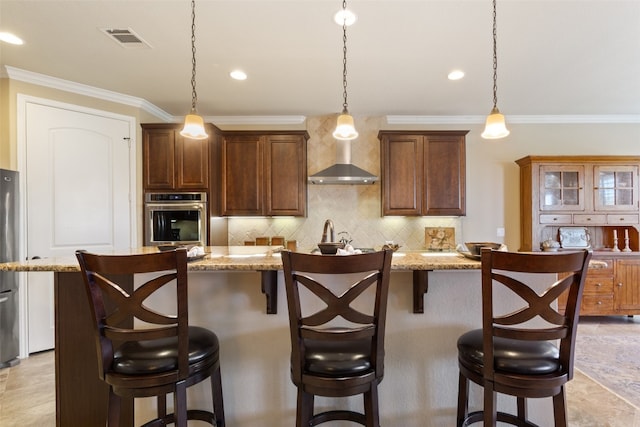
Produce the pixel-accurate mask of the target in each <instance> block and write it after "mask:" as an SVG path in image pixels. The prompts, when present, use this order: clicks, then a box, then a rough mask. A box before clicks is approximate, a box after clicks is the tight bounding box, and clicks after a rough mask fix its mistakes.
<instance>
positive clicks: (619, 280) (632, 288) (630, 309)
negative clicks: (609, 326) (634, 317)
mask: <svg viewBox="0 0 640 427" xmlns="http://www.w3.org/2000/svg"><path fill="white" fill-rule="evenodd" d="M614 293H615V307H616V310H617V312H618V313H619V314H636V313H638V311H639V310H640V259H628V260H627V259H624V260H623V259H619V260H617V261H616V275H615V285H614Z"/></svg>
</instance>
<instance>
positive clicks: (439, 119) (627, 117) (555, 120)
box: [386, 114, 640, 125]
mask: <svg viewBox="0 0 640 427" xmlns="http://www.w3.org/2000/svg"><path fill="white" fill-rule="evenodd" d="M505 118H506V120H507V123H511V124H607V123H608V124H623V123H632V124H635V123H640V115H638V114H618V115H557V116H552V115H547V116H505ZM386 119H387V123H388V124H391V125H436V124H446V125H451V124H482V123H484V122H485V120H486V116H411V115H406V116H394V115H388V116H386Z"/></svg>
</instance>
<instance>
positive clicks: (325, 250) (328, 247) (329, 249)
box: [318, 242, 344, 255]
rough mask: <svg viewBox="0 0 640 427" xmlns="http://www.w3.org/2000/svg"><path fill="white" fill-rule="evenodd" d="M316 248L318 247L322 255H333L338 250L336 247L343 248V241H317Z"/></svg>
mask: <svg viewBox="0 0 640 427" xmlns="http://www.w3.org/2000/svg"><path fill="white" fill-rule="evenodd" d="M318 248H320V253H322V254H323V255H335V254H336V253H337V252H338V249H344V243H342V242H323V243H318Z"/></svg>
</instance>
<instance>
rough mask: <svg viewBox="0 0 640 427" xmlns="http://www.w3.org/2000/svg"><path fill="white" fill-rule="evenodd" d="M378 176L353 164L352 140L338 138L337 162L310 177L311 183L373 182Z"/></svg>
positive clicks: (352, 183) (360, 183) (357, 183)
mask: <svg viewBox="0 0 640 427" xmlns="http://www.w3.org/2000/svg"><path fill="white" fill-rule="evenodd" d="M377 180H378V177H377V176H375V175H373V174H371V173H369V172H367V171H366V170H364V169H360V168H359V167H357V166H356V165H353V164H351V141H341V140H336V164H334V165H333V166H329V167H328V168H326V169H323V170H321V171H320V172H318V173H315V174H313V175H311V176H310V177H309V182H310V183H311V184H325V185H327V184H351V185H363V184H373V183H374V182H376V181H377Z"/></svg>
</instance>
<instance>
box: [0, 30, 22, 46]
mask: <svg viewBox="0 0 640 427" xmlns="http://www.w3.org/2000/svg"><path fill="white" fill-rule="evenodd" d="M0 41H3V42H5V43H9V44H17V45H21V44H24V42H23V41H22V39H21V38H20V37H18V36H16V35H15V34H11V33H4V32H0Z"/></svg>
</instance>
